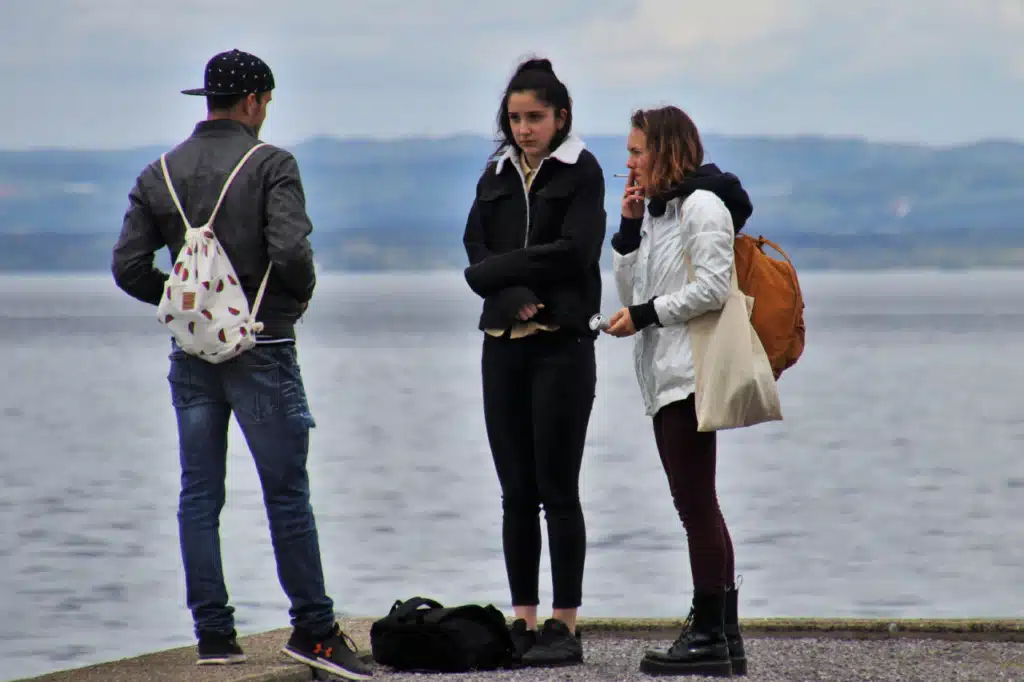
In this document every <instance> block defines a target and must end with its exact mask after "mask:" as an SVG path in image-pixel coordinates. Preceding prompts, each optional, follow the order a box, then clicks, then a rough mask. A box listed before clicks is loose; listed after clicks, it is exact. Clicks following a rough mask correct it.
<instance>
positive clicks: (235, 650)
mask: <svg viewBox="0 0 1024 682" xmlns="http://www.w3.org/2000/svg"><path fill="white" fill-rule="evenodd" d="M236 637H237V634H236V633H235V631H234V630H232V631H231V632H230V633H229V634H226V635H222V634H220V633H217V632H200V633H199V647H198V651H199V658H198V660H196V665H231V664H233V663H245V661H246V658H245V652H244V651H242V647H240V646H238V641H237V640H236V639H235V638H236Z"/></svg>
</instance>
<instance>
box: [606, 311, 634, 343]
mask: <svg viewBox="0 0 1024 682" xmlns="http://www.w3.org/2000/svg"><path fill="white" fill-rule="evenodd" d="M605 334H611V335H612V336H619V337H625V336H633V334H636V327H635V326H633V316H632V315H630V314H629V308H623V309H622V310H620V311H619V312H617V313H615V314H614V315H612V319H610V320H608V329H606V330H605Z"/></svg>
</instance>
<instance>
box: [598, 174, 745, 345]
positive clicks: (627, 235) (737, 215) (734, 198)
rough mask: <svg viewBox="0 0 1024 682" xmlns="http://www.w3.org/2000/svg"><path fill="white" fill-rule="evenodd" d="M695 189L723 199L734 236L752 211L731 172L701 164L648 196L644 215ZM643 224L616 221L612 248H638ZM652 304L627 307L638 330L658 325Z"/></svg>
mask: <svg viewBox="0 0 1024 682" xmlns="http://www.w3.org/2000/svg"><path fill="white" fill-rule="evenodd" d="M698 189H704V190H708V191H709V192H712V193H713V194H715V195H716V196H717V197H718V198H719V199H721V200H722V202H723V203H724V204H725V207H726V208H727V209H729V213H730V214H731V215H732V224H733V229H734V230H735V231H736V232H737V233H738V232H739V231H740V230H742V229H743V226H744V225H745V224H746V222H747V219H748V218H750V215H751V214H752V213H753V212H754V205H753V204H752V203H751V201H750V196H749V195H748V194H747V191H746V190H745V189H743V185H742V183H740V179H739V178H738V177H736V176H735V175H733V174H732V173H723V172H722V171H721V169H719V168H718V166H716V165H715V164H713V163H707V164H704V165H703V166H701V167H700V168H698V169H697V170H696V171H695V172H694V173H693V174H692V175H689V176H687V177H686V179H684V180H683V182H682V183H681V184H679V185H675V186H674V187H671V188H669V189H668V190H666V191H665V192H662V193H661V194H657V195H655V196H653V197H651V200H650V201H649V202H648V203H647V212H648V213H650V214H651V215H652V216H655V217H657V216H660V215H663V214H664V213H665V208H666V206H667V204H668V202H669V201H671V200H672V199H676V198H682V199H684V200H685V199H686V198H687V197H688V196H690V195H691V194H693V193H694V192H695V191H697V190H698ZM643 222H644V221H643V218H626V217H625V216H623V217H622V219H621V221H620V222H619V231H618V232H616V233H615V234H614V235H612V248H613V249H615V251H616V252H618V253H619V254H621V255H623V256H625V255H627V254H630V253H633V252H634V251H636V250H637V249H638V248H640V228H641V226H642V225H643ZM653 301H654V299H651V300H650V301H648V302H647V303H641V304H638V305H634V306H630V309H629V310H630V315H631V316H632V318H633V325H634V326H635V327H636V329H637V330H640V329H643V328H644V327H647V326H649V325H651V324H660V322H659V321H658V316H657V314H656V313H655V311H654V302H653Z"/></svg>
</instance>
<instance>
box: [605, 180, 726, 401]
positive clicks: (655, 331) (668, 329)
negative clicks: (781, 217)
mask: <svg viewBox="0 0 1024 682" xmlns="http://www.w3.org/2000/svg"><path fill="white" fill-rule="evenodd" d="M645 203H649V200H648V201H647V202H645ZM734 239H735V231H734V229H733V221H732V216H731V215H730V213H729V210H728V209H727V208H726V205H725V203H723V201H722V200H721V199H720V198H719V197H718V196H717V195H715V194H714V193H712V192H710V191H708V190H703V189H699V190H695V191H694V192H693V193H692V194H690V196H689V197H687V198H686V199H685V200H682V199H679V198H675V199H672V200H671V201H669V202H668V204H667V207H666V208H665V213H664V214H662V215H661V216H657V217H654V216H651V214H650V213H649V212H648V211H647V210H646V207H645V210H644V218H643V226H642V227H641V228H640V248H638V249H637V250H636V251H633V252H632V253H629V254H627V255H624V256H623V255H621V254H619V253H618V252H614V251H613V261H612V263H613V271H614V273H615V286H616V288H617V289H618V292H619V299H620V300H621V301H622V305H623V306H631V305H635V304H640V303H645V302H647V301H649V300H650V299H651V298H652V297H653V298H654V309H655V310H656V311H657V313H658V321H659V323H660V326H659V325H651V326H649V327H647V328H645V329H642V330H641V331H640V332H638V333H637V334H636V336H635V337H634V346H633V360H634V364H635V366H636V376H637V381H638V382H639V384H640V393H641V395H642V396H643V400H644V408H645V411H646V413H647V415H649V416H654V415H655V414H656V413H657V412H658V411H659V410H660V409H661V408H662V407H665V406H666V405H668V404H670V403H674V402H677V401H680V400H684V399H686V398H687V397H688V396H689V395H690V394H691V393H693V390H694V385H695V376H694V369H693V351H692V349H691V345H690V335H689V333H688V332H687V327H686V322H687V320H690V319H692V318H694V317H697V316H699V315H701V314H703V313H706V312H708V311H711V310H720V309H721V308H722V306H724V305H725V300H726V298H727V297H728V295H729V288H730V286H731V280H732V267H733V240H734ZM684 253H688V254H689V256H690V260H691V262H692V263H693V269H694V277H695V280H694V281H693V282H692V283H687V280H688V273H687V269H686V262H685V261H684V260H683V254H684Z"/></svg>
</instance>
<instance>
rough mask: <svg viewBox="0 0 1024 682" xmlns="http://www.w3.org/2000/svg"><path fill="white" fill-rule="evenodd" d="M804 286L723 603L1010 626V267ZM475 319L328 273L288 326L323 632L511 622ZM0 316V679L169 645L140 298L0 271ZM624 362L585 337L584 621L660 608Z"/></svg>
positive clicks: (239, 446)
mask: <svg viewBox="0 0 1024 682" xmlns="http://www.w3.org/2000/svg"><path fill="white" fill-rule="evenodd" d="M605 281H606V296H605V298H606V304H605V310H606V312H612V311H614V310H615V307H614V306H615V303H614V301H613V295H614V294H613V292H612V287H611V278H610V276H608V277H606V280H605ZM802 284H803V287H804V292H805V297H806V299H807V306H808V308H807V313H806V316H807V324H808V337H807V343H808V345H807V350H806V352H805V354H804V357H803V358H802V359H801V361H800V363H799V364H798V365H797V366H796V367H794V368H793V369H791V370H789V372H788V373H787V374H786V376H785V377H783V379H782V381H781V383H780V388H781V391H782V398H783V406H784V410H785V415H786V421H785V422H782V423H779V424H771V425H764V426H759V427H755V428H752V429H748V430H744V431H737V432H730V433H727V434H723V435H722V436H721V437H720V459H719V462H720V463H719V486H720V497H721V502H722V507H723V511H724V513H725V515H726V517H727V519H728V521H729V524H730V530H731V532H732V536H733V539H734V541H735V544H736V559H737V570H738V571H739V572H740V573H741V574H743V577H744V586H743V590H742V592H741V594H742V600H743V602H742V603H743V611H742V615H745V616H751V617H757V616H862V617H872V616H885V617H917V616H929V617H971V616H977V617H1015V616H1016V617H1019V616H1021V615H1022V614H1024V588H1022V587H1021V581H1020V578H1021V576H1022V575H1024V522H1022V521H1021V519H1022V518H1024V458H1022V457H1021V452H1022V448H1024V402H1022V400H1021V389H1020V387H1021V385H1022V384H1024V362H1022V358H1024V297H1022V296H1021V293H1020V292H1022V291H1024V272H966V273H935V272H912V273H885V274H877V273H871V274H844V273H828V274H826V273H807V274H805V275H804V276H803V278H802ZM477 310H478V308H477V301H476V300H475V299H474V298H473V296H472V295H471V294H469V293H468V292H467V290H466V288H465V286H464V284H463V282H462V280H461V276H460V274H459V273H441V274H426V275H372V276H355V275H330V276H324V277H323V278H322V280H321V283H320V286H319V289H318V292H317V297H316V299H315V300H314V303H313V305H312V307H311V308H310V312H309V315H308V319H307V320H306V321H305V322H304V323H303V324H302V325H301V326H300V330H299V331H300V334H301V340H300V360H301V362H302V364H303V368H304V371H305V376H306V382H307V389H308V392H309V396H310V401H311V406H312V409H313V413H314V416H315V418H316V419H317V421H318V426H317V428H316V430H315V431H314V432H313V441H312V450H313V452H312V455H311V475H312V479H313V505H314V509H315V511H316V515H317V520H318V522H319V527H320V536H321V540H322V542H323V552H324V562H325V565H326V571H327V582H328V586H329V588H330V592H331V594H332V595H333V597H334V599H335V601H336V602H337V606H338V609H339V610H340V611H342V612H344V613H346V614H353V615H364V616H379V615H383V614H384V613H386V612H387V609H388V608H389V606H390V604H391V602H392V601H393V600H395V599H398V598H408V597H410V596H413V595H417V594H424V595H428V596H432V597H435V598H437V599H438V600H440V601H441V602H444V603H460V602H468V601H478V602H483V603H494V604H495V605H496V606H498V607H499V608H502V609H508V608H509V606H508V596H507V589H506V585H505V574H504V567H503V562H502V555H501V544H500V522H501V517H500V513H501V507H500V500H499V489H498V484H497V481H496V479H495V476H494V473H493V469H492V467H491V462H490V455H489V453H488V450H487V442H486V436H485V433H484V426H483V418H482V413H481V405H480V384H479V351H480V343H481V339H480V334H479V333H478V332H476V331H474V327H475V321H476V314H477ZM0 320H2V324H0V369H2V374H3V377H4V389H3V392H2V397H0V451H2V457H0V490H2V496H0V528H2V530H0V562H2V564H0V565H2V566H3V569H4V570H2V571H0V603H2V604H3V618H2V619H0V661H2V663H0V679H2V680H10V679H15V678H18V677H21V676H27V675H33V674H41V673H44V672H47V671H50V670H55V669H59V668H67V667H75V666H79V665H85V664H89V663H93V662H97V661H103V660H107V659H111V658H116V657H121V656H128V655H133V654H138V653H142V652H145V651H149V650H154V649H159V648H166V647H171V646H175V645H188V644H190V643H191V642H192V637H191V621H190V618H189V614H188V612H187V611H186V609H185V607H184V588H183V584H182V581H183V578H182V571H181V568H180V558H179V554H178V540H177V522H176V517H175V512H176V505H177V494H178V475H179V472H178V461H177V444H176V439H175V425H174V416H173V413H172V410H171V407H170V402H169V397H168V390H167V384H166V379H165V377H166V373H167V359H166V356H167V352H168V345H169V344H168V340H167V339H166V337H165V336H164V335H163V334H162V330H161V329H160V327H159V325H158V324H157V322H156V320H155V319H154V315H153V311H152V309H150V308H147V307H146V306H144V305H142V304H138V303H136V302H134V301H132V300H130V299H128V298H126V297H125V296H123V295H122V294H121V293H120V292H119V291H117V290H116V289H115V288H114V286H113V284H112V282H110V280H109V279H108V278H106V277H103V276H98V277H80V278H76V277H54V278H14V277H8V278H0ZM630 358H631V356H630V342H628V341H622V340H618V339H612V338H610V337H602V338H601V340H600V341H599V344H598V363H599V366H598V372H599V379H598V396H597V402H596V405H595V408H594V416H593V420H592V422H591V428H590V432H589V439H588V450H587V454H586V459H585V464H584V469H583V478H582V486H583V498H584V509H585V512H586V518H587V530H588V536H589V550H588V555H587V572H586V578H585V586H584V601H585V604H584V607H583V610H582V612H581V614H582V615H586V616H678V615H681V614H685V611H686V609H687V607H688V600H689V597H690V594H689V587H688V586H689V580H690V576H689V568H688V564H687V559H686V549H685V548H686V545H685V537H684V535H683V532H682V530H681V528H680V526H679V522H678V519H677V517H676V516H675V512H674V510H673V508H672V504H671V501H670V498H669V494H668V489H667V485H666V483H665V480H664V475H663V473H662V471H661V467H660V464H659V462H658V457H657V454H656V452H655V449H654V443H653V438H652V436H651V428H650V424H649V422H648V420H647V419H646V418H645V417H644V415H643V412H642V407H641V402H640V396H639V392H638V389H637V386H636V382H635V378H634V376H633V369H632V361H631V359H630ZM231 437H232V439H233V440H232V445H231V452H230V457H229V467H228V469H229V473H228V476H229V482H228V485H229V490H228V502H227V506H226V508H225V510H224V514H223V519H222V527H221V532H222V537H223V547H224V557H225V571H226V575H227V580H228V587H229V590H230V593H231V596H232V599H233V602H234V604H235V606H236V607H237V608H238V613H237V616H238V626H239V630H240V631H242V632H243V633H249V632H255V631H260V630H265V629H270V628H276V627H283V626H286V625H287V624H288V620H287V619H288V616H287V607H288V605H287V602H286V600H285V599H284V597H283V594H282V593H281V589H280V587H279V586H278V583H277V578H276V574H275V569H274V562H273V555H272V552H271V547H270V541H269V536H268V531H267V523H266V517H265V514H264V509H263V506H262V499H261V496H260V490H259V484H258V481H257V478H256V474H255V470H254V467H253V464H252V461H251V459H250V457H249V455H248V452H247V450H246V449H245V446H244V441H242V439H241V434H240V432H239V431H238V430H237V427H236V426H232V434H231ZM542 566H543V568H542V571H543V577H542V586H550V579H549V573H548V566H547V559H546V557H545V559H544V562H543V564H542ZM542 600H543V601H544V602H545V603H548V602H549V600H550V590H549V589H547V590H545V591H544V592H543V594H542Z"/></svg>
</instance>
